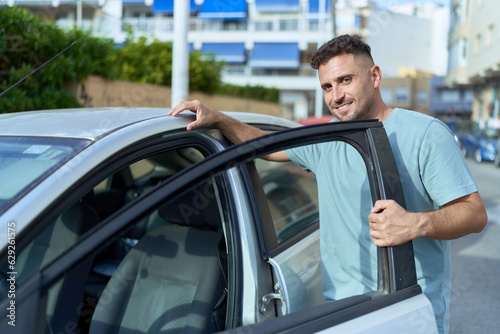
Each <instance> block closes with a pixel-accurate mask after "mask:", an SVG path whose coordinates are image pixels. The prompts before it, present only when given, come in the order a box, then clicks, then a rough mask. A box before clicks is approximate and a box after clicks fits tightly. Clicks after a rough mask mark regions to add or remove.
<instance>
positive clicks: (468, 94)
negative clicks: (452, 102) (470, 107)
mask: <svg viewBox="0 0 500 334" xmlns="http://www.w3.org/2000/svg"><path fill="white" fill-rule="evenodd" d="M464 100H465V102H472V101H474V91H473V90H472V89H469V90H466V91H465V94H464Z"/></svg>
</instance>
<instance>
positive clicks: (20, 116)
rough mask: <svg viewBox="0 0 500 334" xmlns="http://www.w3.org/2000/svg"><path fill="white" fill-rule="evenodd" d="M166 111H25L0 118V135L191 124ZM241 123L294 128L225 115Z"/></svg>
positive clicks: (90, 135) (97, 134)
mask: <svg viewBox="0 0 500 334" xmlns="http://www.w3.org/2000/svg"><path fill="white" fill-rule="evenodd" d="M169 110H170V108H130V107H118V108H79V109H57V110H40V111H26V112H16V113H8V114H0V134H1V135H3V136H34V137H62V138H80V139H89V140H93V141H95V140H99V139H100V138H102V137H104V136H106V135H107V134H110V133H113V132H114V131H116V130H118V129H121V128H124V127H128V126H132V125H134V124H135V125H138V124H139V123H141V122H144V121H147V120H152V119H157V121H159V122H164V123H165V130H166V131H167V130H175V129H182V128H185V127H186V126H187V125H188V124H189V123H190V122H192V121H193V120H194V114H193V113H190V112H185V113H183V114H181V115H179V116H177V117H171V116H167V112H168V111H169ZM228 114H229V115H230V116H232V117H234V118H236V119H239V120H240V121H242V122H245V123H253V124H258V123H263V124H275V125H282V126H288V127H290V126H297V123H295V122H292V121H287V120H284V119H281V118H277V117H273V116H268V115H259V114H250V113H241V112H228Z"/></svg>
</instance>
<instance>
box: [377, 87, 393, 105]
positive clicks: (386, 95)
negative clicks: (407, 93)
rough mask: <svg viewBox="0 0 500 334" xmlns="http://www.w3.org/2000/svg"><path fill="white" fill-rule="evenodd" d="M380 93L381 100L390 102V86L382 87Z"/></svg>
mask: <svg viewBox="0 0 500 334" xmlns="http://www.w3.org/2000/svg"><path fill="white" fill-rule="evenodd" d="M380 95H381V96H382V100H383V101H384V102H385V103H389V104H390V103H392V100H393V99H392V89H390V88H382V89H380Z"/></svg>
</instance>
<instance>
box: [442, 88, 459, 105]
mask: <svg viewBox="0 0 500 334" xmlns="http://www.w3.org/2000/svg"><path fill="white" fill-rule="evenodd" d="M441 101H443V102H446V103H456V102H460V93H459V91H458V90H443V91H442V92H441Z"/></svg>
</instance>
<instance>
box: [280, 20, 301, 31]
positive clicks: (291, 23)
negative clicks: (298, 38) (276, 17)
mask: <svg viewBox="0 0 500 334" xmlns="http://www.w3.org/2000/svg"><path fill="white" fill-rule="evenodd" d="M298 29H299V21H298V20H280V31H297V30H298Z"/></svg>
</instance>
